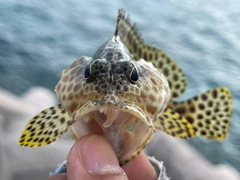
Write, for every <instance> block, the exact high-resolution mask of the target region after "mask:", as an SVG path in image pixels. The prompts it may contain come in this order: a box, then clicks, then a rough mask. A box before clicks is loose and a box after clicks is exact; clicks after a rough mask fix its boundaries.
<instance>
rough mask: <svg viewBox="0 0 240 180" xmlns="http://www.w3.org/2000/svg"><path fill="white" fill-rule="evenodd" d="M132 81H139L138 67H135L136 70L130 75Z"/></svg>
mask: <svg viewBox="0 0 240 180" xmlns="http://www.w3.org/2000/svg"><path fill="white" fill-rule="evenodd" d="M130 79H131V81H133V82H136V81H137V80H138V72H137V68H136V67H134V68H133V69H132V72H131V74H130Z"/></svg>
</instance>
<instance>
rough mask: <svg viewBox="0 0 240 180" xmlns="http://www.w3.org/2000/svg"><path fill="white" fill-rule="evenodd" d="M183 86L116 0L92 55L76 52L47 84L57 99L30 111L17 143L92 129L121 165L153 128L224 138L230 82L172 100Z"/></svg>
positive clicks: (41, 142) (179, 74)
mask: <svg viewBox="0 0 240 180" xmlns="http://www.w3.org/2000/svg"><path fill="white" fill-rule="evenodd" d="M186 86H187V79H186V76H185V74H184V72H183V71H182V69H181V68H180V67H179V66H178V64H177V63H176V62H175V61H174V60H173V59H171V58H170V57H169V56H168V55H167V54H166V53H165V52H164V51H162V50H161V49H159V48H157V47H155V46H150V45H147V44H145V43H144V40H143V39H142V37H141V35H140V34H139V32H138V29H137V27H136V24H132V23H131V21H130V18H129V16H126V15H125V10H124V9H123V8H121V9H119V11H118V17H117V25H116V29H115V32H114V34H113V36H112V37H111V38H110V39H109V40H107V41H106V42H105V43H103V44H102V45H101V46H100V47H99V48H98V49H97V50H96V52H95V53H94V54H93V55H92V57H88V56H81V57H80V58H78V59H76V60H75V61H74V62H73V63H72V64H71V65H70V66H69V67H67V68H65V69H64V70H63V72H62V76H61V79H60V81H59V82H58V84H57V85H56V87H55V91H56V94H57V97H58V99H59V101H60V104H58V105H55V106H52V107H49V108H47V109H45V110H43V111H41V112H40V113H38V114H37V115H35V116H34V117H33V118H32V119H31V120H30V121H29V122H28V124H27V125H26V127H25V128H24V130H23V132H22V134H21V137H20V140H19V144H20V145H21V146H29V147H40V146H45V145H48V144H50V143H52V142H54V141H56V140H57V139H59V138H60V137H62V135H63V134H65V133H66V132H67V131H68V132H69V133H70V135H71V137H72V138H73V139H74V140H77V139H79V138H81V137H82V136H84V135H86V134H90V133H93V134H98V135H101V136H103V137H105V138H106V139H107V141H108V142H109V143H110V144H111V146H112V147H113V149H114V151H115V153H116V156H117V158H118V161H119V164H120V165H123V164H125V163H127V162H129V161H131V160H132V159H134V158H136V156H137V155H138V154H139V153H140V152H141V151H142V150H143V149H144V147H145V145H146V144H148V143H149V142H150V141H151V140H152V138H153V136H154V134H155V132H156V130H160V131H163V132H165V133H167V134H169V135H171V136H173V137H177V138H183V139H189V138H193V137H195V136H201V137H204V138H209V139H214V140H222V139H224V138H225V137H226V136H227V135H228V134H229V127H230V122H231V115H232V96H231V92H230V90H229V89H228V88H226V87H216V88H213V89H210V90H208V91H206V92H203V93H201V94H199V95H196V96H194V97H191V98H189V99H186V100H184V101H178V100H177V98H179V97H180V96H181V95H182V94H183V93H184V91H185V89H186ZM156 148H157V147H156Z"/></svg>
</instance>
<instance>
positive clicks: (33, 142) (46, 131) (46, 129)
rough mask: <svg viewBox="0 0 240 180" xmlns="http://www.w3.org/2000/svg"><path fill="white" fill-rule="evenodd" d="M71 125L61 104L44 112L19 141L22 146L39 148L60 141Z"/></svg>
mask: <svg viewBox="0 0 240 180" xmlns="http://www.w3.org/2000/svg"><path fill="white" fill-rule="evenodd" d="M70 123H71V121H70V117H69V115H68V113H67V112H66V111H65V109H64V108H63V107H62V105H61V104H59V105H56V106H53V107H50V108H48V109H45V110H43V111H42V112H40V113H39V114H37V115H36V116H34V117H33V118H32V119H31V120H30V121H29V122H28V124H27V125H26V127H25V129H24V130H23V132H22V135H21V137H20V140H19V144H20V145H21V146H30V147H39V146H45V145H48V144H50V143H52V142H54V141H55V140H57V139H59V138H60V137H61V136H62V135H63V134H64V133H65V132H66V131H67V130H68V126H69V124H70Z"/></svg>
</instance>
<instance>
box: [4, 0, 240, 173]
mask: <svg viewBox="0 0 240 180" xmlns="http://www.w3.org/2000/svg"><path fill="white" fill-rule="evenodd" d="M140 2H143V1H137V0H131V1H128V2H127V1H126V2H122V1H121V0H115V1H111V0H105V1H100V0H99V1H97V0H92V1H80V0H69V1H57V0H51V1H48V0H41V1H34V0H32V1H30V0H22V1H19V0H9V1H5V0H4V1H3V0H0V86H1V88H5V89H7V90H9V91H11V92H13V93H15V94H17V95H20V94H21V93H23V92H24V91H26V90H27V89H28V88H30V87H32V86H45V87H47V88H49V89H51V90H53V89H54V87H55V85H56V83H57V82H58V80H59V78H60V75H61V71H62V69H63V68H64V67H66V66H68V65H69V64H70V63H71V62H72V61H73V60H74V59H75V58H77V57H79V56H81V55H88V56H91V55H92V54H93V53H94V51H95V50H96V49H97V48H98V47H99V46H100V45H101V44H102V43H103V42H104V41H105V40H107V39H108V38H110V37H111V36H112V34H113V32H114V28H115V23H116V16H117V10H118V9H119V8H120V7H124V8H125V10H126V12H127V13H128V14H130V15H131V19H132V21H134V22H137V23H138V27H139V29H140V31H141V32H142V36H143V38H144V39H145V42H147V43H148V44H153V45H156V46H158V47H160V48H161V49H163V50H164V51H165V52H167V53H168V54H169V55H170V56H171V57H172V58H173V59H175V61H176V62H177V63H178V64H179V65H180V66H181V67H182V69H183V70H184V72H185V74H186V76H187V78H188V80H189V83H188V87H187V90H186V92H185V94H184V96H183V97H182V99H185V98H188V97H191V96H193V95H196V94H198V93H200V92H203V91H206V90H208V89H210V88H213V87H217V86H226V87H229V88H230V89H231V91H232V95H233V99H234V111H233V118H232V126H231V129H230V135H229V137H228V138H227V139H225V140H224V141H221V142H216V141H211V140H206V139H202V138H194V139H192V140H190V141H188V142H189V143H191V144H192V145H193V146H194V147H195V148H196V149H197V150H198V151H200V152H201V153H202V154H203V155H204V156H205V157H207V158H208V159H209V160H211V161H212V162H213V163H214V164H219V163H225V164H230V165H232V166H233V167H235V168H236V169H238V170H239V171H240V131H239V128H240V122H239V117H240V110H239V108H237V107H238V106H239V105H240V102H239V99H240V93H239V92H240V85H239V84H240V75H239V71H240V60H239V59H240V3H239V1H238V0H228V1H210V2H207V1H201V0H194V1H188V0H181V1H178V0H170V1H161V0H155V1H153V0H148V1H146V2H144V3H143V4H141V3H140Z"/></svg>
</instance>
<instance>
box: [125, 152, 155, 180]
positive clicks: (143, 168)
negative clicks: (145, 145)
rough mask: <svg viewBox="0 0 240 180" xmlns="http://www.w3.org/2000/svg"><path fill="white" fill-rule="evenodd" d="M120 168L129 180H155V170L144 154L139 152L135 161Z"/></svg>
mask: <svg viewBox="0 0 240 180" xmlns="http://www.w3.org/2000/svg"><path fill="white" fill-rule="evenodd" d="M122 168H123V170H124V171H125V173H126V174H127V177H128V178H129V180H145V179H149V180H155V179H157V175H156V172H155V169H154V168H153V166H152V165H151V163H150V162H149V160H148V158H147V156H146V155H145V153H144V152H141V153H140V154H139V155H138V156H137V157H136V158H135V159H133V160H132V161H130V162H129V163H127V164H125V165H123V166H122Z"/></svg>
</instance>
